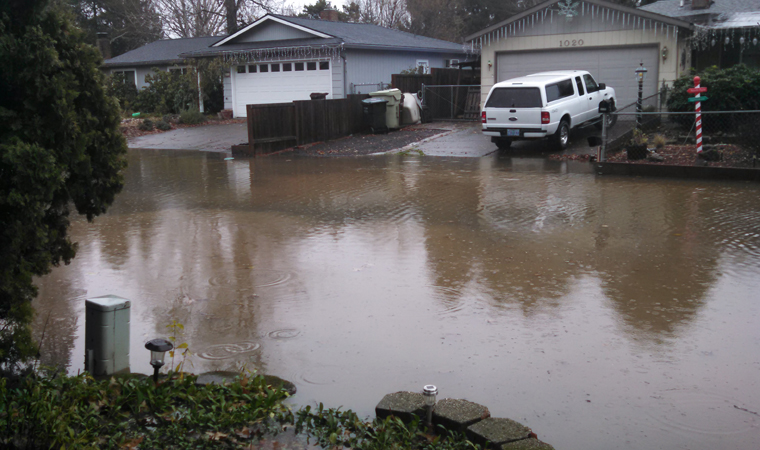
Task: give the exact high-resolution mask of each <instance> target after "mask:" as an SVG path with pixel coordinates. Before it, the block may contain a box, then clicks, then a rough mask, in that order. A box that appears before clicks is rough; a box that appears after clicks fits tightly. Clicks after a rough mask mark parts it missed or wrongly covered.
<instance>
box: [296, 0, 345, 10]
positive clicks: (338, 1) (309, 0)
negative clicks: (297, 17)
mask: <svg viewBox="0 0 760 450" xmlns="http://www.w3.org/2000/svg"><path fill="white" fill-rule="evenodd" d="M328 1H329V2H330V4H332V5H333V7H335V8H336V9H338V10H343V5H344V4H346V2H345V1H344V0H328ZM314 3H317V0H285V4H287V5H292V6H294V7H295V10H296V11H297V12H301V11H302V10H303V7H304V6H306V5H313V4H314Z"/></svg>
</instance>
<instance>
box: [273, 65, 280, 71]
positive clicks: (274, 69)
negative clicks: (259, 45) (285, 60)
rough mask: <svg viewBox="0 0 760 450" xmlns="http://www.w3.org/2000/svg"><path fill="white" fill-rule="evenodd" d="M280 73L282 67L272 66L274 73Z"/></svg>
mask: <svg viewBox="0 0 760 450" xmlns="http://www.w3.org/2000/svg"><path fill="white" fill-rule="evenodd" d="M279 71H280V65H279V64H272V72H279Z"/></svg>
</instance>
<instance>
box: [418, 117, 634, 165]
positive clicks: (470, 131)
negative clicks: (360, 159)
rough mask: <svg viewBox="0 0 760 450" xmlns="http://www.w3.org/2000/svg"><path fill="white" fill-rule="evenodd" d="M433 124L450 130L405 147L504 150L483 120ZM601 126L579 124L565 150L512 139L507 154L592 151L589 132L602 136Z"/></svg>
mask: <svg viewBox="0 0 760 450" xmlns="http://www.w3.org/2000/svg"><path fill="white" fill-rule="evenodd" d="M426 126H431V127H433V128H447V129H450V131H449V132H448V133H446V134H443V135H440V136H436V137H434V138H432V139H430V140H427V141H425V142H422V143H418V144H412V145H409V146H407V147H405V148H404V149H409V148H412V149H419V150H422V151H423V152H424V153H425V154H426V155H429V156H459V157H462V156H463V157H476V158H477V157H482V156H486V155H489V154H491V153H494V152H498V151H500V150H499V149H497V148H496V144H493V143H491V138H490V137H489V136H485V135H483V133H482V132H481V124H480V122H433V123H431V124H426ZM623 128H624V127H612V128H611V129H609V130H608V134H610V136H612V137H614V136H616V135H619V134H620V133H622V132H623ZM601 135H602V132H601V130H597V129H596V127H595V126H593V125H587V126H585V127H583V128H576V129H574V130H573V131H572V132H571V134H570V141H569V144H568V147H567V149H566V150H565V151H563V152H558V151H556V150H555V149H554V148H553V147H552V145H551V143H550V142H549V141H548V140H539V141H517V142H514V143H512V147H511V148H510V149H509V150H503V151H502V153H503V154H505V155H506V154H511V155H516V156H517V155H519V156H528V155H530V156H538V155H541V156H547V155H549V154H559V155H592V154H595V152H596V150H595V149H592V148H591V147H589V145H588V137H589V136H600V137H601Z"/></svg>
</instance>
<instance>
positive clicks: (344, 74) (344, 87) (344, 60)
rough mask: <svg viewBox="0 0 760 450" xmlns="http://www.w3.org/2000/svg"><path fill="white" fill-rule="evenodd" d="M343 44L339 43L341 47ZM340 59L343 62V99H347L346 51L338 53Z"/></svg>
mask: <svg viewBox="0 0 760 450" xmlns="http://www.w3.org/2000/svg"><path fill="white" fill-rule="evenodd" d="M344 44H345V42H341V44H340V45H341V46H342V45H344ZM340 59H342V60H343V98H348V89H347V88H348V84H347V83H348V71H347V69H346V50H345V49H344V50H343V51H342V52H340Z"/></svg>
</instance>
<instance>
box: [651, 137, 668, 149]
mask: <svg viewBox="0 0 760 450" xmlns="http://www.w3.org/2000/svg"><path fill="white" fill-rule="evenodd" d="M666 141H667V140H666V139H665V136H663V135H661V134H655V135H654V139H653V142H654V146H655V147H656V148H663V147H665V142H666Z"/></svg>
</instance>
